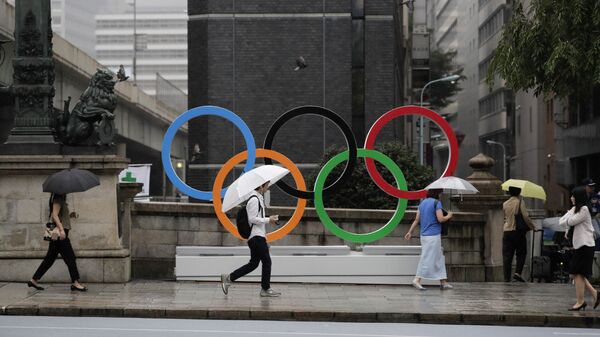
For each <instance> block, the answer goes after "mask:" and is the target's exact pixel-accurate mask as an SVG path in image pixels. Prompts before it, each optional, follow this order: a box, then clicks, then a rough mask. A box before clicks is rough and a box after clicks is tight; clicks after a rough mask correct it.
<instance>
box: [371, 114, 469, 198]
mask: <svg viewBox="0 0 600 337" xmlns="http://www.w3.org/2000/svg"><path fill="white" fill-rule="evenodd" d="M404 115H420V116H423V117H427V118H429V119H431V120H432V121H433V122H435V123H436V124H437V125H439V126H440V127H441V128H442V131H443V132H444V134H446V138H448V141H449V142H450V155H449V160H448V165H447V166H446V170H444V173H443V174H442V177H447V176H451V175H453V174H454V171H455V170H456V165H457V164H458V141H457V140H456V135H455V134H454V130H452V127H451V126H450V124H449V123H448V122H447V121H446V120H445V119H444V118H443V117H442V116H440V115H439V114H437V113H436V112H435V111H432V110H429V109H426V108H423V107H418V106H414V105H407V106H402V107H399V108H394V109H392V110H390V111H388V112H386V113H385V114H384V115H383V116H381V117H379V119H378V120H377V121H376V122H375V124H373V126H371V129H370V130H369V133H368V134H367V138H366V139H365V149H369V150H374V149H375V139H376V138H377V135H378V134H379V132H380V131H381V129H382V128H383V127H384V126H385V125H386V124H387V123H389V122H390V121H391V120H392V119H394V118H396V117H399V116H404ZM365 163H366V164H367V172H369V175H370V176H371V179H373V181H374V182H375V183H376V184H377V186H379V188H381V189H382V190H383V191H385V192H386V193H387V194H389V195H392V196H394V197H396V198H404V199H408V200H417V199H423V198H425V197H426V196H427V190H425V189H422V190H418V191H402V190H399V189H397V188H396V187H394V186H392V185H390V184H389V183H388V182H387V181H385V179H383V177H382V176H381V174H380V173H379V172H378V171H377V167H375V161H374V160H373V159H371V158H365Z"/></svg>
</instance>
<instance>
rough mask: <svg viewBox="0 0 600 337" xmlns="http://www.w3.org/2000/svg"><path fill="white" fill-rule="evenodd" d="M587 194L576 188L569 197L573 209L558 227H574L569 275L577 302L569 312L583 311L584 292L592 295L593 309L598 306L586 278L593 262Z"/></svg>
mask: <svg viewBox="0 0 600 337" xmlns="http://www.w3.org/2000/svg"><path fill="white" fill-rule="evenodd" d="M587 200H588V199H587V194H586V192H585V188H583V187H576V188H575V189H574V190H573V195H572V196H571V202H572V203H573V205H574V206H573V208H571V209H570V210H569V211H568V212H567V213H566V214H565V215H564V216H563V217H562V218H561V219H560V225H561V226H564V227H565V228H567V231H566V232H567V233H568V232H569V226H571V227H575V229H574V231H573V248H574V249H575V253H574V254H573V258H572V259H571V265H570V268H569V269H570V270H569V273H570V274H571V278H572V279H573V280H574V281H575V294H576V295H577V302H576V303H575V305H573V306H572V307H571V308H570V309H569V311H579V310H585V307H586V306H587V303H585V300H584V293H585V290H586V289H587V291H588V292H589V293H590V294H592V297H593V298H594V309H596V307H598V304H600V296H598V291H597V290H596V289H594V287H592V285H591V284H590V282H589V281H588V279H587V278H588V277H589V276H591V275H592V264H593V262H594V246H595V245H596V243H595V242H594V228H593V227H592V217H591V215H590V211H589V209H588V207H587V206H586V204H587Z"/></svg>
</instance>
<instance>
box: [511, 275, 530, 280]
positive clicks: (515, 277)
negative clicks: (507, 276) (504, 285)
mask: <svg viewBox="0 0 600 337" xmlns="http://www.w3.org/2000/svg"><path fill="white" fill-rule="evenodd" d="M513 280H515V281H516V282H527V281H525V279H524V278H522V277H521V275H518V274H514V275H513Z"/></svg>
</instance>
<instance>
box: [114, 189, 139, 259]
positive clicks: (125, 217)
mask: <svg viewBox="0 0 600 337" xmlns="http://www.w3.org/2000/svg"><path fill="white" fill-rule="evenodd" d="M143 185H144V184H142V183H119V201H120V203H121V205H120V206H121V207H120V213H121V214H120V219H121V221H120V225H121V231H122V232H121V242H122V244H123V248H125V249H129V250H130V251H131V205H132V203H133V197H135V196H136V195H137V194H138V193H140V192H141V191H142V186H143Z"/></svg>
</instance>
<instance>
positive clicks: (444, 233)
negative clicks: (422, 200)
mask: <svg viewBox="0 0 600 337" xmlns="http://www.w3.org/2000/svg"><path fill="white" fill-rule="evenodd" d="M438 202H440V201H439V200H436V201H435V206H434V207H433V211H434V212H435V211H436V209H437V205H438ZM442 214H443V215H444V216H446V215H448V211H446V210H445V209H443V208H442ZM441 225H442V236H448V221H446V222H443V223H441Z"/></svg>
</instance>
